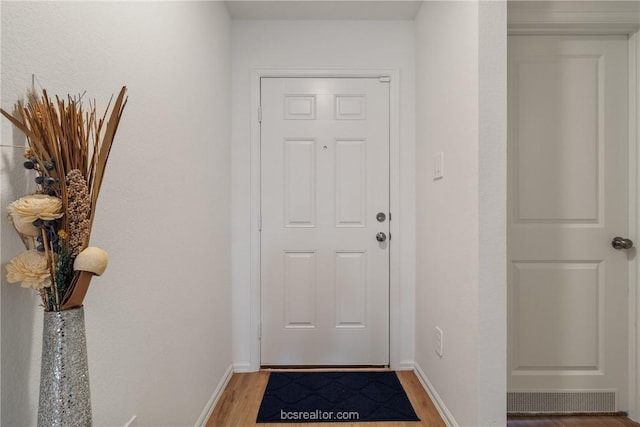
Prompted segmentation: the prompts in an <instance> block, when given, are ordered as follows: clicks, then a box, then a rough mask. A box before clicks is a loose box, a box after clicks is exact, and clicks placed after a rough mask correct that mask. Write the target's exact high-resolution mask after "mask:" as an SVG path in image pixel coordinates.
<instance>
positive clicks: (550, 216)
mask: <svg viewBox="0 0 640 427" xmlns="http://www.w3.org/2000/svg"><path fill="white" fill-rule="evenodd" d="M627 43H628V42H627V40H626V38H622V37H595V36H593V37H577V36H562V37H552V36H512V37H510V38H509V218H510V220H509V229H508V236H509V237H508V252H509V287H508V298H509V299H508V301H509V302H508V337H509V343H508V351H509V357H508V367H509V375H508V389H509V399H508V409H509V410H510V411H512V412H513V411H515V412H527V411H541V412H545V411H546V412H585V411H586V412H589V411H616V410H624V409H626V408H627V404H628V402H627V382H628V378H627V371H628V318H627V316H628V314H627V312H628V299H627V298H628V296H627V295H628V287H629V283H628V276H627V274H628V267H629V266H628V263H629V258H628V257H629V256H630V253H629V252H628V251H625V250H616V249H614V248H613V247H612V243H611V242H612V239H613V238H614V237H616V236H622V237H627V236H626V233H627V229H628V209H629V207H628V180H629V178H628V155H627V151H628V129H629V128H628V122H627V120H628V117H627V116H628V114H627V111H628V96H629V95H628V70H629V68H628V51H627V49H628V46H627ZM550 392H555V393H561V394H553V395H549V394H548V393H550Z"/></svg>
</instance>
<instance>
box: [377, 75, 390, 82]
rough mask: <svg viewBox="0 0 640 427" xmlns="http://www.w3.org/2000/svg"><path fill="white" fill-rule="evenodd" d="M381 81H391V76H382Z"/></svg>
mask: <svg viewBox="0 0 640 427" xmlns="http://www.w3.org/2000/svg"><path fill="white" fill-rule="evenodd" d="M379 80H380V83H389V82H390V81H391V76H380V77H379Z"/></svg>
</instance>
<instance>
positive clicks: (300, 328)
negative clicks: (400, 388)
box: [261, 78, 389, 365]
mask: <svg viewBox="0 0 640 427" xmlns="http://www.w3.org/2000/svg"><path fill="white" fill-rule="evenodd" d="M261 108H262V124H261V132H262V134H261V144H262V147H261V162H262V163H261V165H262V235H261V275H262V276H261V282H262V289H261V293H262V341H261V363H262V364H263V365H387V364H388V363H389V241H388V240H386V241H384V242H378V241H377V240H376V234H377V233H379V232H383V233H385V234H386V236H388V235H389V219H388V218H389V83H388V82H382V81H380V80H379V79H372V78H369V79H353V78H351V79H338V78H263V79H262V80H261ZM378 212H383V213H384V214H385V216H386V218H385V220H383V221H382V222H379V221H377V220H376V215H377V214H378Z"/></svg>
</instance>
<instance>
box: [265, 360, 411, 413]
mask: <svg viewBox="0 0 640 427" xmlns="http://www.w3.org/2000/svg"><path fill="white" fill-rule="evenodd" d="M365 421H419V418H418V417H417V416H416V413H415V411H414V410H413V408H412V407H411V402H409V398H408V397H407V394H406V393H405V391H404V389H403V388H402V385H401V384H400V381H399V380H398V377H397V375H396V373H395V372H391V371H385V372H272V373H271V375H269V382H268V383H267V388H266V390H265V392H264V396H263V397H262V403H261V404H260V410H259V411H258V419H257V420H256V422H258V423H322V422H327V423H328V422H331V423H335V422H351V423H353V422H365Z"/></svg>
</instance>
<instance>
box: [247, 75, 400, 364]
mask: <svg viewBox="0 0 640 427" xmlns="http://www.w3.org/2000/svg"><path fill="white" fill-rule="evenodd" d="M378 76H391V83H390V97H389V102H390V105H389V114H390V120H389V157H390V158H389V166H390V168H389V180H390V181H389V188H390V197H389V209H390V212H391V213H392V216H393V218H396V220H392V221H391V222H390V224H389V226H390V228H389V231H390V233H391V235H392V236H393V243H394V244H393V245H389V249H390V254H389V365H390V367H391V369H397V368H398V367H399V366H400V348H401V345H400V337H401V331H400V318H401V315H400V314H401V313H400V251H399V250H398V248H399V246H400V244H401V241H400V222H399V221H398V219H397V218H400V71H399V70H398V69H258V70H253V71H252V72H251V154H250V157H251V160H250V161H251V179H250V181H251V244H250V246H251V250H250V252H251V280H250V291H249V292H250V299H251V304H250V310H251V323H250V335H251V338H250V357H251V359H250V370H251V371H257V370H259V369H260V339H259V338H258V330H259V325H260V319H261V314H260V313H261V307H260V304H261V295H260V231H258V218H259V217H260V206H261V200H260V175H261V169H260V124H259V123H258V106H259V104H260V79H261V78H262V77H347V78H357V77H378Z"/></svg>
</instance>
